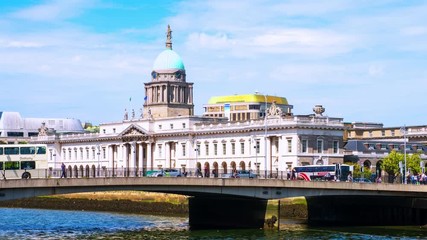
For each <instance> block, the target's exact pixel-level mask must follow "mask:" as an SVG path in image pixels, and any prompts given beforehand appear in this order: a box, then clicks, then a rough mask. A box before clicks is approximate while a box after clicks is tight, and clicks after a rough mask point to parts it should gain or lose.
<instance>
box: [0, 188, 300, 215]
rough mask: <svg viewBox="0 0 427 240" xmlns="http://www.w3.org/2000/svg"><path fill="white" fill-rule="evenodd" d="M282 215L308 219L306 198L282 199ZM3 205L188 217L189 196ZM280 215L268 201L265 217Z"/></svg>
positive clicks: (110, 195)
mask: <svg viewBox="0 0 427 240" xmlns="http://www.w3.org/2000/svg"><path fill="white" fill-rule="evenodd" d="M280 206H281V207H280V217H281V218H298V219H306V218H307V204H306V202H305V199H304V198H287V199H281V201H280ZM0 207H10V208H42V209H57V210H80V211H106V212H121V213H134V214H150V215H162V216H182V217H185V216H188V197H186V196H182V195H175V194H166V193H148V192H139V191H115V192H90V193H75V194H64V195H54V196H46V197H36V198H29V199H20V200H11V201H0ZM273 215H276V216H277V215H278V201H277V200H273V201H269V203H268V207H267V214H266V218H270V217H271V216H273Z"/></svg>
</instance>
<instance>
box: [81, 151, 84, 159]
mask: <svg viewBox="0 0 427 240" xmlns="http://www.w3.org/2000/svg"><path fill="white" fill-rule="evenodd" d="M83 155H84V154H83V148H80V160H83Z"/></svg>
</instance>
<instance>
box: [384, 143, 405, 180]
mask: <svg viewBox="0 0 427 240" xmlns="http://www.w3.org/2000/svg"><path fill="white" fill-rule="evenodd" d="M400 161H402V162H403V154H402V153H400V152H397V151H396V150H393V151H391V153H389V154H388V155H387V156H386V157H385V158H383V161H382V164H381V168H382V169H383V170H384V171H385V172H386V173H387V174H388V176H389V178H388V181H389V182H390V183H392V182H393V181H394V179H395V178H396V177H397V176H399V175H400V171H399V162H400Z"/></svg>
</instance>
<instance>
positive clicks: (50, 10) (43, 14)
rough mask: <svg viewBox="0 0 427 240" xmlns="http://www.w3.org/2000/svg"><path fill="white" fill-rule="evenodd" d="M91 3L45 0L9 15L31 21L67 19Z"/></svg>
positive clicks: (91, 2)
mask: <svg viewBox="0 0 427 240" xmlns="http://www.w3.org/2000/svg"><path fill="white" fill-rule="evenodd" d="M92 4H93V1H92V0H66V1H62V0H52V1H45V3H43V4H40V5H35V6H32V7H28V8H26V9H22V10H19V11H16V12H14V13H12V14H10V17H12V18H19V19H25V20H31V21H52V20H58V19H67V18H69V17H74V16H76V15H77V14H79V13H80V12H81V11H82V9H83V8H84V7H87V6H91V5H92Z"/></svg>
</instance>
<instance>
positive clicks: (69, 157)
mask: <svg viewBox="0 0 427 240" xmlns="http://www.w3.org/2000/svg"><path fill="white" fill-rule="evenodd" d="M68 160H71V149H69V150H68Z"/></svg>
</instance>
